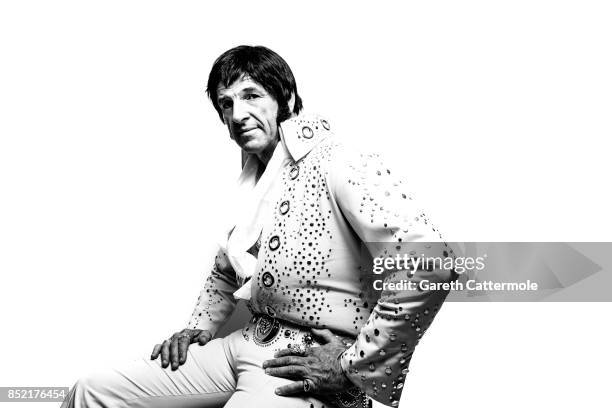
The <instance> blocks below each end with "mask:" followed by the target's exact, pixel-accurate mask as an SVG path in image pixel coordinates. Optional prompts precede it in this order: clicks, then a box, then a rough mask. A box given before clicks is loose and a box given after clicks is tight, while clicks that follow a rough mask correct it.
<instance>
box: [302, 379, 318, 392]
mask: <svg viewBox="0 0 612 408" xmlns="http://www.w3.org/2000/svg"><path fill="white" fill-rule="evenodd" d="M314 386H315V384H314V381H312V380H311V379H309V378H306V379H305V380H304V381H302V387H303V388H304V392H311V391H312V390H313V389H314Z"/></svg>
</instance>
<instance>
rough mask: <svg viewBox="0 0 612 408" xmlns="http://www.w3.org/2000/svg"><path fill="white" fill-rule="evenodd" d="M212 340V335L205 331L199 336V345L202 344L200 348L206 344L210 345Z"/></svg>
mask: <svg viewBox="0 0 612 408" xmlns="http://www.w3.org/2000/svg"><path fill="white" fill-rule="evenodd" d="M210 339H211V336H210V333H209V332H207V331H203V332H202V333H200V335H199V336H198V343H199V344H200V346H203V345H205V344H206V343H208V342H209V341H210Z"/></svg>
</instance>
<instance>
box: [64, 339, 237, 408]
mask: <svg viewBox="0 0 612 408" xmlns="http://www.w3.org/2000/svg"><path fill="white" fill-rule="evenodd" d="M230 336H231V335H230ZM228 337H229V336H228ZM234 373H235V367H233V358H232V356H231V355H229V349H228V347H227V338H225V339H215V340H212V341H211V342H209V343H208V344H207V345H205V346H200V345H198V344H192V345H191V346H190V347H189V350H188V356H187V361H186V362H185V364H183V365H182V366H180V367H179V368H178V369H177V370H176V371H172V370H171V369H170V368H162V367H161V363H160V359H157V360H151V359H150V358H148V357H144V358H141V359H138V360H136V361H134V362H132V363H131V364H128V365H126V366H125V367H122V368H118V369H113V370H107V371H104V372H100V373H95V374H92V375H89V376H86V377H83V378H81V379H80V380H79V381H78V382H77V383H76V384H75V386H74V387H73V388H72V390H71V391H70V393H69V395H68V397H67V398H66V401H65V402H64V404H63V405H62V407H125V408H128V407H129V408H137V407H148V408H153V407H181V408H183V407H200V408H204V407H215V406H223V404H224V403H225V402H226V401H227V400H228V399H229V398H230V396H231V395H232V393H233V392H234V390H235V388H236V378H235V374H234Z"/></svg>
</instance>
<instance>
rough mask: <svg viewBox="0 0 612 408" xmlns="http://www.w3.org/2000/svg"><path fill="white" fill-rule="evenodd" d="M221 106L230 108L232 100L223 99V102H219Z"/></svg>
mask: <svg viewBox="0 0 612 408" xmlns="http://www.w3.org/2000/svg"><path fill="white" fill-rule="evenodd" d="M219 106H220V107H221V109H229V108H231V107H232V100H231V99H223V100H222V101H221V102H219Z"/></svg>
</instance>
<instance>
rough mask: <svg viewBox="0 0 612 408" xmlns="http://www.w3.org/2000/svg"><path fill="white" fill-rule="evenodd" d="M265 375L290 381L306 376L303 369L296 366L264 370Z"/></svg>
mask: <svg viewBox="0 0 612 408" xmlns="http://www.w3.org/2000/svg"><path fill="white" fill-rule="evenodd" d="M265 373H266V374H268V375H271V376H274V377H282V378H288V379H290V380H299V379H301V378H304V377H305V376H306V374H307V372H306V369H305V368H304V367H302V366H297V365H291V366H286V367H275V368H266V370H265Z"/></svg>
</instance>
